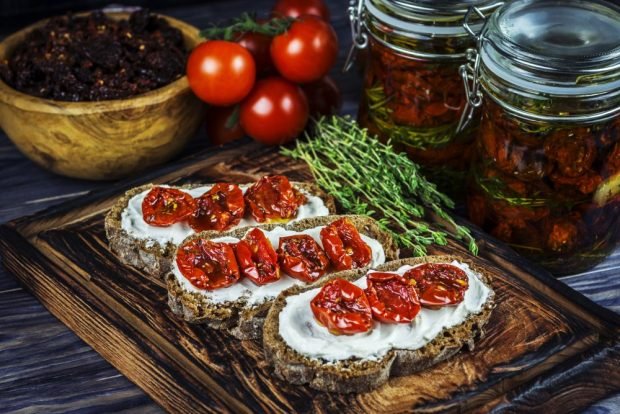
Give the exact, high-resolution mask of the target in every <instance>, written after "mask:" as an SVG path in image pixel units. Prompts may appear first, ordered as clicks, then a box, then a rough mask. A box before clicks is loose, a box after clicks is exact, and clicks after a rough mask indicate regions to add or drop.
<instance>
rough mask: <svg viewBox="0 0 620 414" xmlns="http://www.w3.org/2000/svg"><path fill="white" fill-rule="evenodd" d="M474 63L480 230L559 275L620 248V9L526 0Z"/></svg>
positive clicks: (568, 0) (472, 210) (471, 87)
mask: <svg viewBox="0 0 620 414" xmlns="http://www.w3.org/2000/svg"><path fill="white" fill-rule="evenodd" d="M470 57H471V58H472V61H471V63H470V64H469V65H467V66H466V67H464V70H466V72H467V73H468V76H467V79H468V81H469V82H467V85H468V87H467V88H466V89H467V90H468V93H469V95H470V96H471V97H472V98H473V102H472V104H473V105H474V106H477V105H479V104H480V103H481V112H482V118H481V121H480V127H479V134H478V139H477V144H476V147H475V161H474V163H473V173H472V180H471V191H470V192H469V194H468V209H469V215H470V218H471V220H472V221H473V222H474V223H476V224H478V225H479V226H481V227H483V228H484V229H485V230H486V231H488V232H490V233H491V234H492V235H494V236H496V237H497V238H499V239H501V240H504V241H506V242H508V243H509V244H510V245H511V246H512V247H513V248H515V249H516V250H517V251H519V252H521V253H522V254H523V255H525V256H528V257H530V258H531V259H533V260H534V261H537V262H539V263H540V264H542V265H543V266H544V267H546V268H547V269H548V270H550V271H551V272H552V273H554V274H556V275H562V274H570V273H577V272H580V271H583V270H586V269H588V268H590V267H592V266H594V265H595V264H596V263H598V262H599V261H601V260H602V259H603V258H605V257H606V256H607V255H608V254H609V253H610V252H611V250H613V248H614V247H615V246H616V244H617V242H618V240H619V239H620V8H619V7H618V6H616V5H614V4H612V3H609V2H606V1H604V0H592V1H588V2H584V1H580V0H562V1H559V0H535V1H532V0H516V1H513V2H510V3H507V4H506V5H504V6H502V7H501V8H500V9H499V10H498V11H497V12H496V13H495V14H494V15H493V16H492V17H491V18H490V19H489V20H488V22H487V24H486V25H485V27H484V28H483V30H482V32H481V34H480V36H479V38H478V48H477V53H476V52H474V53H472V54H471V56H470ZM479 87H480V88H481V89H478V88H479ZM479 97H482V98H483V99H482V101H480V100H479Z"/></svg>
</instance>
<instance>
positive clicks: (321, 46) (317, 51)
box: [271, 15, 338, 83]
mask: <svg viewBox="0 0 620 414" xmlns="http://www.w3.org/2000/svg"><path fill="white" fill-rule="evenodd" d="M337 57H338V37H337V35H336V32H335V31H334V29H333V28H332V27H331V26H330V25H329V23H326V22H325V21H324V20H322V19H321V18H319V17H316V16H310V15H308V16H303V17H301V18H300V19H299V20H297V21H295V22H294V23H293V24H291V27H290V28H289V30H288V31H287V32H285V33H283V34H281V35H278V36H276V37H274V38H273V40H272V42H271V59H272V61H273V64H274V66H275V67H276V69H277V70H278V72H279V73H280V74H281V75H282V76H283V77H285V78H286V79H288V80H290V81H293V82H296V83H307V82H313V81H317V80H319V79H321V78H322V77H323V76H325V75H327V73H328V72H329V69H330V68H331V67H332V66H333V65H334V63H335V62H336V58H337Z"/></svg>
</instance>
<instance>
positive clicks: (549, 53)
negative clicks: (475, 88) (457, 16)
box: [480, 0, 620, 94]
mask: <svg viewBox="0 0 620 414" xmlns="http://www.w3.org/2000/svg"><path fill="white" fill-rule="evenodd" d="M482 36H483V42H482V47H481V51H480V54H481V60H482V66H483V68H486V69H487V70H489V71H490V72H491V73H494V74H496V75H497V76H499V77H502V78H505V79H506V80H507V81H510V82H511V83H514V84H516V85H519V86H524V85H527V84H528V83H535V84H539V85H540V86H539V87H538V88H536V89H537V90H541V91H543V92H544V91H548V92H552V93H553V92H556V93H560V94H573V93H582V89H583V87H590V88H591V87H592V85H598V86H599V87H598V89H601V88H602V89H606V90H609V89H610V88H620V7H618V6H616V5H614V4H613V3H610V2H607V1H605V0H592V1H581V0H535V1H533V0H516V1H513V2H510V3H508V4H506V5H504V6H503V7H502V8H500V9H499V11H498V12H497V13H496V14H494V15H493V16H492V17H491V19H490V20H489V23H488V25H487V26H486V28H485V29H484V30H483V33H482ZM558 88H559V89H558ZM595 89H596V87H595ZM593 91H594V92H596V91H595V90H593Z"/></svg>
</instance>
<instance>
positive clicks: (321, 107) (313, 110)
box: [301, 76, 342, 118]
mask: <svg viewBox="0 0 620 414" xmlns="http://www.w3.org/2000/svg"><path fill="white" fill-rule="evenodd" d="M301 89H302V90H303V91H304V93H305V94H306V98H307V99H308V108H309V109H310V116H312V117H317V118H318V117H320V116H329V115H334V114H336V113H338V111H339V110H340V107H341V106H342V96H341V95H340V88H338V85H336V82H334V80H333V79H332V78H330V77H329V76H324V77H322V78H321V79H319V80H318V81H316V82H311V83H306V84H303V85H301Z"/></svg>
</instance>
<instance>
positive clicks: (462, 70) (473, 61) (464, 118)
mask: <svg viewBox="0 0 620 414" xmlns="http://www.w3.org/2000/svg"><path fill="white" fill-rule="evenodd" d="M472 13H476V14H477V15H478V16H479V17H480V18H481V19H482V20H483V21H484V24H483V26H482V30H481V31H480V33H481V34H480V35H479V34H477V33H476V32H474V31H473V29H472V28H471V26H470V25H469V20H470V17H471V14H472ZM486 24H487V19H486V17H485V16H484V13H482V12H481V11H480V9H478V8H477V7H474V6H472V7H470V8H469V10H467V13H466V14H465V18H464V21H463V28H464V29H465V31H467V33H469V35H470V36H471V37H473V38H474V39H476V49H467V56H466V57H467V63H466V64H463V65H461V66H460V67H459V74H460V75H461V78H462V79H463V87H464V88H465V97H466V99H467V101H466V102H465V108H463V113H462V115H461V119H460V120H459V124H458V126H457V127H456V133H457V134H458V133H460V132H462V131H463V130H464V129H465V128H467V126H468V125H469V123H470V122H471V120H472V119H473V117H474V114H475V112H476V109H477V108H479V107H480V106H481V105H482V91H481V90H480V81H479V76H480V53H479V51H480V50H481V48H482V43H483V42H484V35H482V33H484V26H486Z"/></svg>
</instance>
